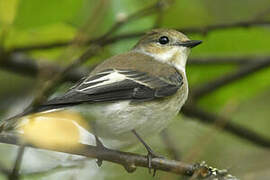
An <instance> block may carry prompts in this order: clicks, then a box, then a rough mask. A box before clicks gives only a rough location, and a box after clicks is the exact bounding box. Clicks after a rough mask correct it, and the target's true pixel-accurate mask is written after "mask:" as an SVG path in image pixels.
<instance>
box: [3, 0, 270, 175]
mask: <svg viewBox="0 0 270 180" xmlns="http://www.w3.org/2000/svg"><path fill="white" fill-rule="evenodd" d="M155 2H156V1H152V0H148V1H146V0H46V1H42V0H1V1H0V47H1V48H3V49H4V50H10V49H12V48H14V47H24V46H29V45H37V44H43V43H53V42H65V41H69V40H72V39H76V38H83V39H91V38H95V37H99V36H101V35H102V34H104V33H106V32H107V31H108V30H109V29H110V27H111V26H112V25H113V24H114V23H115V22H116V19H117V18H121V16H122V17H123V16H127V15H129V14H132V13H134V12H136V11H138V10H140V9H143V8H145V7H148V6H150V5H152V4H153V3H155ZM160 13H162V15H161V16H160V17H159V15H157V13H153V15H149V16H146V17H143V18H140V19H138V20H135V21H132V22H131V23H127V24H126V25H124V26H123V27H122V28H120V29H119V30H118V31H117V32H115V33H114V35H119V34H122V33H131V32H141V31H146V30H148V29H151V28H152V27H153V26H154V25H155V23H156V19H157V18H160V20H159V24H158V25H159V26H160V27H165V28H175V29H186V28H193V27H194V28H203V27H207V26H209V25H216V24H231V23H235V22H246V21H251V22H253V21H260V20H264V21H269V23H268V24H267V23H265V25H260V26H250V27H233V28H228V29H218V30H213V31H209V32H208V33H207V34H202V33H189V34H188V36H189V37H190V38H191V39H200V40H203V44H202V45H200V46H199V47H197V48H195V49H194V50H193V51H192V53H191V57H190V59H192V58H204V59H207V58H216V59H218V58H220V57H222V58H228V59H230V58H238V57H239V58H240V57H249V58H253V57H254V58H253V59H254V62H255V63H256V59H257V57H269V58H270V45H269V42H270V1H269V0H237V1H234V0H226V1H225V0H203V1H202V0H175V1H172V0H171V1H167V2H166V7H165V8H164V9H163V10H162V12H160ZM137 40H138V38H130V39H125V40H122V41H117V42H115V43H113V44H111V45H109V46H106V47H105V48H104V49H103V50H102V52H101V53H99V55H98V56H95V57H94V58H92V59H89V61H88V62H87V63H86V64H84V66H86V67H91V66H92V65H95V64H97V63H98V62H100V61H102V60H104V59H105V58H107V57H110V56H112V55H115V54H119V53H122V52H126V51H128V50H129V49H131V48H132V47H133V45H134V44H135V43H136V42H137ZM84 49H85V47H81V46H69V47H63V48H53V49H48V50H38V51H27V52H24V54H26V55H28V56H30V57H32V58H33V59H35V60H36V61H42V62H47V61H50V63H56V64H58V65H66V64H68V63H70V62H71V61H72V60H74V59H75V58H76V57H78V55H80V54H81V52H83V50H84ZM241 66H242V65H241V64H240V65H237V64H233V63H232V64H229V63H228V64H207V65H206V64H204V65H195V64H190V65H189V66H187V75H188V79H189V84H190V89H191V91H192V88H193V87H196V86H198V85H201V84H203V83H206V82H208V81H210V80H214V79H216V78H218V77H221V76H224V75H226V74H229V73H231V72H234V71H236V70H237V69H238V68H239V67H241ZM0 84H1V85H0V117H1V116H2V117H4V115H5V113H7V111H9V110H10V108H14V106H16V105H17V104H16V103H17V102H18V100H20V99H21V98H22V97H25V96H27V95H28V94H31V89H32V88H33V87H35V88H37V87H38V81H36V79H34V78H30V77H25V76H23V75H18V74H14V73H13V72H10V71H6V70H3V69H0ZM269 90H270V68H265V69H264V70H262V71H260V72H258V73H255V74H252V75H251V76H248V77H246V78H243V79H240V80H238V81H236V82H234V83H231V84H229V85H226V86H224V87H222V88H221V89H218V90H217V91H214V92H213V93H211V94H209V95H207V96H204V97H203V98H201V99H200V100H199V102H198V103H199V106H200V107H202V108H203V109H205V110H207V111H211V112H215V113H218V114H221V115H223V116H225V117H227V118H229V119H231V120H232V121H233V122H236V123H238V124H240V125H243V126H245V127H247V128H250V129H252V130H254V131H256V132H257V133H260V134H262V135H264V136H267V137H270V122H269V121H270V111H269V110H270V91H269ZM1 119H2V118H1ZM168 129H169V133H170V136H171V138H172V140H173V142H174V144H175V145H176V147H177V149H178V150H179V154H180V155H181V158H182V159H183V160H186V161H190V162H201V161H206V162H207V163H208V164H210V165H212V166H214V167H218V168H221V169H223V168H226V169H229V171H230V173H232V174H233V175H235V176H238V177H240V178H241V179H245V180H253V179H256V180H258V179H260V180H264V179H265V180H267V179H270V152H269V150H268V149H266V148H261V147H257V146H255V145H253V144H251V143H250V142H248V141H245V140H243V139H240V138H238V137H236V136H234V135H232V134H230V133H228V132H224V131H222V130H217V128H216V127H214V126H211V125H205V124H202V123H200V122H198V121H193V120H191V119H189V118H187V117H185V116H183V115H180V116H179V117H178V118H177V119H176V120H175V121H174V122H173V123H172V124H171V125H170V127H169V128H168ZM150 144H151V145H152V147H153V149H155V150H156V151H157V152H158V153H159V154H162V155H164V156H169V155H168V152H167V151H166V146H165V145H164V143H163V142H162V140H161V138H160V137H154V138H152V139H151V141H150ZM2 146H3V147H2ZM134 151H136V152H139V153H141V154H144V153H145V151H144V149H143V148H142V147H139V148H138V149H136V150H134ZM0 152H1V154H0V163H1V162H2V163H4V164H5V166H7V167H11V166H12V162H8V161H7V160H5V158H2V156H3V157H4V156H5V153H7V152H6V151H5V147H4V145H1V148H0ZM102 169H103V170H102V171H103V172H104V175H103V176H102V178H104V179H110V180H115V179H139V178H141V179H151V178H152V177H151V176H150V175H149V174H148V172H147V169H144V168H138V169H137V171H136V172H135V173H133V174H128V173H127V172H126V171H125V170H124V169H123V168H122V167H120V166H118V165H116V164H111V163H107V162H105V163H104V164H103V166H102ZM65 171H68V170H65ZM57 173H59V171H57ZM52 174H53V173H51V174H50V175H48V174H46V173H45V174H35V175H28V176H24V179H42V178H43V179H46V177H47V178H49V177H50V178H52V177H53V175H52ZM56 177H57V176H56ZM66 177H68V175H67V176H66ZM72 177H73V176H72ZM72 177H69V178H70V179H72ZM99 178H101V177H99ZM3 179H4V177H3ZM67 179H68V178H67ZM75 179H76V177H75ZM155 179H166V180H169V179H172V180H173V179H180V177H179V176H177V175H172V174H169V173H165V172H158V173H157V176H156V177H155Z"/></svg>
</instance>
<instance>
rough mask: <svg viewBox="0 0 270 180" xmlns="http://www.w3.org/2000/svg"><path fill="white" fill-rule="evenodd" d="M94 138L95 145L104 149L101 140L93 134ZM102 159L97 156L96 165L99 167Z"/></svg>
mask: <svg viewBox="0 0 270 180" xmlns="http://www.w3.org/2000/svg"><path fill="white" fill-rule="evenodd" d="M95 140H96V147H97V148H98V149H106V147H105V146H104V145H103V144H102V142H101V141H100V140H99V138H98V137H97V135H95ZM102 161H103V160H102V159H101V158H97V165H98V166H99V167H100V166H101V165H102Z"/></svg>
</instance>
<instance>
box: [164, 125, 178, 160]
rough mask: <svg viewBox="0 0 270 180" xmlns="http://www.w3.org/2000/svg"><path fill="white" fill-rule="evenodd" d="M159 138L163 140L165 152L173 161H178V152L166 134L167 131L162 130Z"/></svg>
mask: <svg viewBox="0 0 270 180" xmlns="http://www.w3.org/2000/svg"><path fill="white" fill-rule="evenodd" d="M160 135H161V138H162V140H163V143H164V144H165V145H166V148H167V151H168V152H169V154H170V155H171V156H172V157H173V159H175V160H180V152H179V150H178V149H177V148H176V146H175V144H174V142H173V140H172V138H171V136H170V133H169V132H168V129H164V130H163V131H162V132H161V134H160Z"/></svg>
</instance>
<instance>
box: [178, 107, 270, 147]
mask: <svg viewBox="0 0 270 180" xmlns="http://www.w3.org/2000/svg"><path fill="white" fill-rule="evenodd" d="M181 112H182V113H183V114H184V115H185V116H187V117H190V118H195V119H196V120H198V121H200V122H203V123H206V124H215V123H216V124H221V123H222V122H224V123H222V128H223V130H225V131H227V132H230V133H232V134H233V135H236V136H238V137H240V138H242V139H244V140H248V141H249V142H251V143H253V144H255V145H257V146H260V147H264V148H270V139H269V138H266V137H263V136H262V135H260V134H257V133H256V132H254V131H252V130H250V129H247V128H245V127H243V126H242V125H239V124H236V123H233V122H232V121H231V120H229V119H227V118H224V117H222V116H218V115H216V114H214V113H210V112H207V111H204V110H202V109H201V108H199V107H197V106H196V105H194V104H187V105H185V106H184V107H183V108H182V110H181ZM218 121H219V123H217V122H218Z"/></svg>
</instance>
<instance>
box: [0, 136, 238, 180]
mask: <svg viewBox="0 0 270 180" xmlns="http://www.w3.org/2000/svg"><path fill="white" fill-rule="evenodd" d="M0 142H1V143H6V144H14V145H20V143H19V142H20V141H19V139H18V138H17V137H16V136H14V135H10V134H0ZM26 147H32V148H37V147H34V146H33V145H30V144H28V145H26ZM76 147H78V146H76ZM79 147H80V148H72V147H70V148H66V149H60V148H55V147H54V148H52V147H50V148H49V147H48V148H43V149H46V150H52V151H57V152H64V153H70V154H74V155H82V156H85V157H89V158H97V159H102V160H104V161H108V162H112V163H116V164H120V165H122V166H123V167H124V168H125V169H126V170H127V171H128V172H130V173H132V172H134V171H135V170H136V168H137V167H145V168H148V159H147V157H146V156H142V155H138V154H135V153H129V152H122V151H118V150H112V149H108V148H102V149H101V148H98V147H95V146H91V145H84V144H79ZM152 167H153V168H155V169H157V170H161V171H165V172H170V173H175V174H179V175H184V176H193V175H194V173H196V174H197V173H198V172H199V173H198V178H201V179H214V178H217V179H220V180H229V179H235V180H236V178H235V177H233V176H231V175H229V174H228V172H227V171H226V170H216V169H215V168H210V167H208V166H207V165H206V164H188V163H184V162H181V161H175V160H169V159H166V158H153V159H152Z"/></svg>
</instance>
